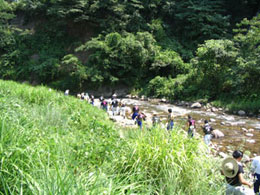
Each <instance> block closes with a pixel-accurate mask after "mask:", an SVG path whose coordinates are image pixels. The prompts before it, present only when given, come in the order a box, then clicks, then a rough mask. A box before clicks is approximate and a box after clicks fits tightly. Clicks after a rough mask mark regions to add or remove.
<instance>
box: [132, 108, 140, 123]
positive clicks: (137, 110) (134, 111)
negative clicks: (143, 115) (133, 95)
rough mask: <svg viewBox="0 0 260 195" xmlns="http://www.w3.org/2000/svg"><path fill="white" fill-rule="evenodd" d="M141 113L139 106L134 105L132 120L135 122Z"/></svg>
mask: <svg viewBox="0 0 260 195" xmlns="http://www.w3.org/2000/svg"><path fill="white" fill-rule="evenodd" d="M138 112H139V107H138V106H137V105H134V107H133V109H132V113H133V114H132V119H133V120H135V118H136V117H137V115H138Z"/></svg>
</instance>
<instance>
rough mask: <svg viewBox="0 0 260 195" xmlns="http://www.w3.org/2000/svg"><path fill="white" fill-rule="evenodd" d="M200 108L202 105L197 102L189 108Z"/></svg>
mask: <svg viewBox="0 0 260 195" xmlns="http://www.w3.org/2000/svg"><path fill="white" fill-rule="evenodd" d="M201 107H202V105H201V104H200V103H199V102H196V103H193V104H192V105H191V108H201Z"/></svg>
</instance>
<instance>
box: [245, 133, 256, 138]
mask: <svg viewBox="0 0 260 195" xmlns="http://www.w3.org/2000/svg"><path fill="white" fill-rule="evenodd" d="M246 136H247V137H253V136H254V134H252V133H246Z"/></svg>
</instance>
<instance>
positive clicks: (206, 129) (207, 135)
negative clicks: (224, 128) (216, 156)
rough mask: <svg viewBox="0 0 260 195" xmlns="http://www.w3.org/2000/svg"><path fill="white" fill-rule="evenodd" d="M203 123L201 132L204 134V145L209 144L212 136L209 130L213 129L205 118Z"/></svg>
mask: <svg viewBox="0 0 260 195" xmlns="http://www.w3.org/2000/svg"><path fill="white" fill-rule="evenodd" d="M204 123H205V125H204V127H203V132H204V134H205V136H204V142H205V144H206V145H210V143H211V138H212V134H211V132H212V131H213V128H212V127H211V126H210V124H209V122H208V121H207V120H205V121H204Z"/></svg>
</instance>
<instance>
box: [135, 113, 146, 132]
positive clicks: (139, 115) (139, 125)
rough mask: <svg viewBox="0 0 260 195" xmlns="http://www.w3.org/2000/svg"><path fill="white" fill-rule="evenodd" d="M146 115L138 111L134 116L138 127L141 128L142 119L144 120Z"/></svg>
mask: <svg viewBox="0 0 260 195" xmlns="http://www.w3.org/2000/svg"><path fill="white" fill-rule="evenodd" d="M145 118H146V115H145V114H144V113H143V112H140V111H139V112H138V114H137V116H136V121H137V125H138V127H139V128H140V129H142V128H143V121H145Z"/></svg>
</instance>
